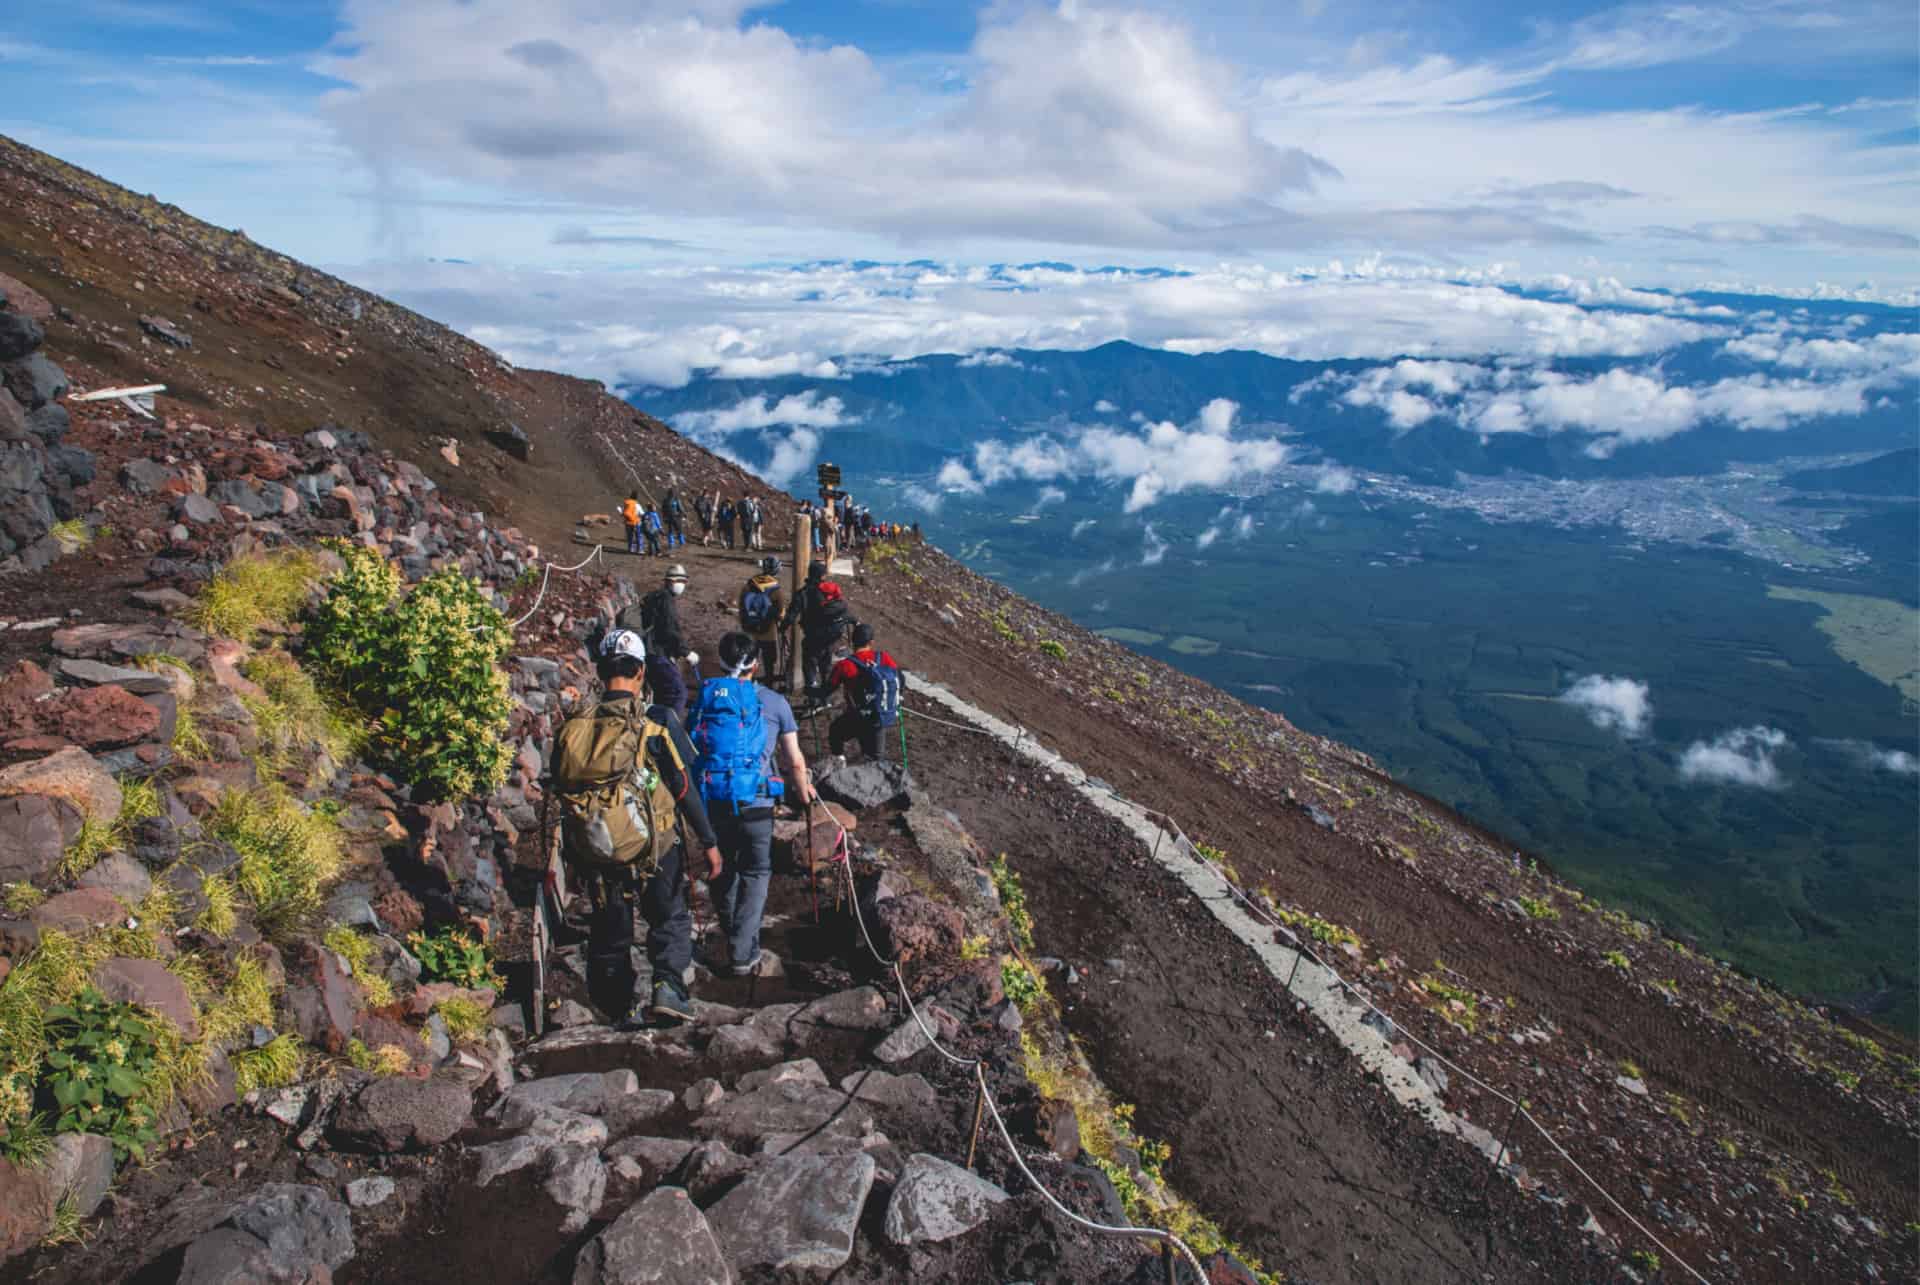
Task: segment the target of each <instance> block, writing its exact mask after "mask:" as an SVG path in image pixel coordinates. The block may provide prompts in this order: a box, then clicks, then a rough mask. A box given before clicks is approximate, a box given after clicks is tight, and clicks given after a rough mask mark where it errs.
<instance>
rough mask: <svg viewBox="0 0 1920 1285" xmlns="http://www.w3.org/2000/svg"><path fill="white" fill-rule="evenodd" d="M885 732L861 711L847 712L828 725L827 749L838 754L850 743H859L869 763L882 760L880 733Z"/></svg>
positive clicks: (852, 710)
mask: <svg viewBox="0 0 1920 1285" xmlns="http://www.w3.org/2000/svg"><path fill="white" fill-rule="evenodd" d="M883 730H884V729H882V728H881V726H880V724H878V723H876V722H874V721H873V720H872V719H870V718H868V717H867V716H866V715H865V714H862V713H861V712H860V711H859V710H857V709H850V710H846V711H844V712H842V713H841V714H840V715H839V716H837V717H836V718H835V719H834V720H833V721H832V722H831V723H828V724H827V748H828V749H830V750H832V751H833V752H834V753H835V754H838V753H839V752H840V747H841V746H842V745H845V744H846V743H847V742H848V741H859V742H860V752H861V753H862V754H864V755H866V756H867V761H868V762H870V763H871V762H875V761H877V760H878V759H879V758H880V733H881V731H883Z"/></svg>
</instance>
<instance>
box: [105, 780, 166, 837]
mask: <svg viewBox="0 0 1920 1285" xmlns="http://www.w3.org/2000/svg"><path fill="white" fill-rule="evenodd" d="M159 815H160V787H159V786H157V785H155V784H154V783H153V782H152V780H145V781H122V782H120V816H119V818H118V819H117V820H116V821H115V824H116V825H117V826H119V827H120V830H121V832H122V833H123V834H124V833H127V832H129V831H131V830H132V829H133V827H134V826H136V825H139V824H140V823H141V822H142V821H145V820H148V819H150V818H152V817H157V816H159Z"/></svg>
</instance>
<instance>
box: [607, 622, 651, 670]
mask: <svg viewBox="0 0 1920 1285" xmlns="http://www.w3.org/2000/svg"><path fill="white" fill-rule="evenodd" d="M621 656H631V657H632V658H633V659H635V660H637V661H639V662H640V663H641V664H643V665H644V664H646V663H647V644H646V643H645V642H644V641H643V640H642V639H641V637H640V635H639V634H636V633H635V632H633V630H631V629H613V630H609V631H608V632H607V636H606V637H605V638H602V639H601V640H600V659H602V660H614V659H616V658H618V657H621Z"/></svg>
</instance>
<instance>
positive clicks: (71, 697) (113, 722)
mask: <svg viewBox="0 0 1920 1285" xmlns="http://www.w3.org/2000/svg"><path fill="white" fill-rule="evenodd" d="M156 699H158V698H156ZM165 699H169V700H170V699H171V697H167V698H165ZM161 721H162V714H161V711H160V710H159V709H157V708H155V707H154V706H153V705H150V704H148V703H147V702H146V701H144V700H142V699H140V697H138V696H135V695H134V694H133V693H132V692H130V691H127V690H126V689H125V688H122V687H85V688H79V689H76V690H71V691H69V692H68V693H67V694H66V696H65V697H64V698H63V699H62V700H60V701H59V702H58V704H57V705H56V707H55V708H54V710H53V720H52V727H51V729H50V730H51V731H53V732H54V733H55V734H56V735H59V736H62V737H65V738H66V739H67V740H69V741H71V742H73V743H74V744H75V745H78V746H81V747H82V748H84V749H90V750H114V749H120V748H122V747H123V746H127V745H137V744H139V743H140V742H141V741H148V740H154V739H157V738H159V737H160V736H161V735H162V730H161V726H160V724H161Z"/></svg>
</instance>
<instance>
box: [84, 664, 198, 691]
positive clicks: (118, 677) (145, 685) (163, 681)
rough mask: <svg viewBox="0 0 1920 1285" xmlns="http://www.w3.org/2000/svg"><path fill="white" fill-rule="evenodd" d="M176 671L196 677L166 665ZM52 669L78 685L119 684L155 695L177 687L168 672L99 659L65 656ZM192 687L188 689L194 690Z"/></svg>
mask: <svg viewBox="0 0 1920 1285" xmlns="http://www.w3.org/2000/svg"><path fill="white" fill-rule="evenodd" d="M163 668H165V669H166V670H168V671H170V672H171V673H173V674H179V675H180V677H181V678H183V679H186V681H187V682H188V683H189V684H191V683H192V682H193V679H192V678H191V677H189V676H188V675H186V674H184V673H181V671H179V670H177V669H174V668H173V667H172V666H171V665H169V666H164V667H163ZM53 672H54V673H56V674H58V675H59V676H60V677H61V678H64V679H65V680H66V681H67V682H69V683H72V684H73V685H75V686H77V687H119V688H123V689H125V690H126V691H130V692H132V693H133V694H134V695H135V696H152V695H155V694H157V693H161V692H171V691H173V690H175V684H174V681H173V679H171V678H169V677H168V675H167V674H165V673H159V672H156V671H154V670H150V669H134V668H131V667H129V666H123V665H107V664H102V663H101V662H100V661H97V660H79V659H75V658H73V657H64V658H62V659H60V660H57V661H55V662H54V665H53ZM191 690H192V689H191V687H189V688H188V691H189V692H191Z"/></svg>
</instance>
